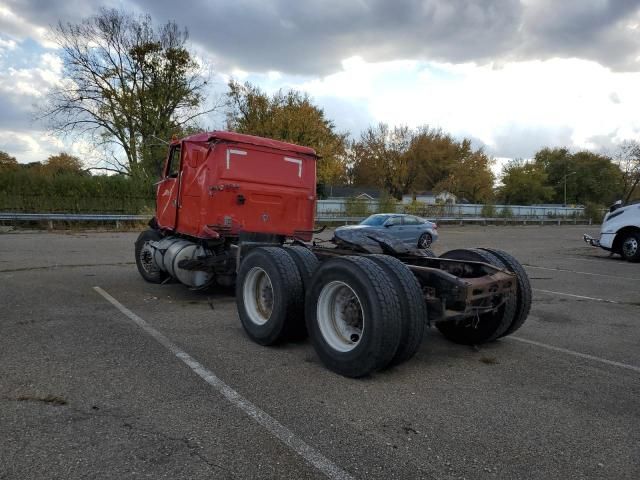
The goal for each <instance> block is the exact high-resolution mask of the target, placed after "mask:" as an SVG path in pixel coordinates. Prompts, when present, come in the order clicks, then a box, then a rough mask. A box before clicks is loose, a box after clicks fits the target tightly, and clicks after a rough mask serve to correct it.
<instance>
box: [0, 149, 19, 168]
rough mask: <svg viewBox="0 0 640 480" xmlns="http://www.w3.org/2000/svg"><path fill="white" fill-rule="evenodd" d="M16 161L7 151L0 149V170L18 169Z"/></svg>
mask: <svg viewBox="0 0 640 480" xmlns="http://www.w3.org/2000/svg"><path fill="white" fill-rule="evenodd" d="M18 166H19V164H18V161H17V160H16V158H15V157H12V156H11V155H9V154H8V153H7V152H3V151H2V150H0V172H3V171H9V170H16V169H18Z"/></svg>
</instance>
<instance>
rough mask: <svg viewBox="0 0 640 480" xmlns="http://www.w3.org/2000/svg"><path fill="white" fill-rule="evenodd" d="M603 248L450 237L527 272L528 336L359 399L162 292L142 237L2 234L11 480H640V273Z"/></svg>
mask: <svg viewBox="0 0 640 480" xmlns="http://www.w3.org/2000/svg"><path fill="white" fill-rule="evenodd" d="M583 232H586V233H590V234H591V235H597V233H598V228H597V227H582V226H562V227H559V226H545V227H540V226H526V227H524V226H517V227H497V226H486V227H480V226H475V227H469V226H466V227H460V226H444V227H442V228H441V229H440V235H441V238H440V242H439V243H438V244H436V246H435V247H434V250H435V251H436V253H442V252H444V251H446V250H449V249H452V248H459V247H474V246H491V247H495V248H500V249H504V250H507V251H509V252H511V253H513V254H514V255H515V256H516V257H517V258H518V259H519V260H520V261H521V262H522V263H523V264H525V265H526V268H527V271H528V274H529V276H530V278H531V282H532V285H533V288H534V302H533V307H532V311H531V314H530V316H529V319H528V321H527V323H526V324H525V325H524V326H523V327H522V329H521V330H519V331H518V332H517V334H516V335H515V337H514V338H506V339H503V340H501V341H498V342H495V343H493V344H490V345H487V346H483V347H482V348H480V349H474V348H469V347H463V346H459V345H455V344H452V343H449V342H447V341H446V340H445V339H444V338H443V337H442V336H440V335H439V334H438V333H437V331H435V330H434V331H432V332H430V333H429V335H428V336H427V338H426V339H425V341H424V343H423V345H422V347H421V349H420V351H419V352H418V354H417V355H416V357H415V358H414V359H412V360H411V361H409V362H408V363H406V364H403V365H400V366H399V367H395V368H393V369H389V370H386V371H384V372H381V373H378V374H376V375H374V376H372V377H370V378H364V379H359V380H353V379H347V378H343V377H340V376H338V375H335V374H333V373H331V372H330V371H328V370H327V369H325V368H324V367H323V366H322V365H321V364H320V362H319V360H318V358H317V357H316V355H315V353H314V351H313V349H312V347H311V345H310V344H309V343H308V342H301V343H291V344H285V345H282V346H279V347H275V348H274V347H271V348H266V347H260V346H258V345H256V344H254V343H252V342H251V341H250V340H249V339H248V338H247V337H246V335H245V334H244V332H243V330H242V328H241V325H240V322H239V320H238V317H237V314H236V309H235V302H234V298H233V295H232V292H231V291H229V290H226V291H224V290H223V291H210V292H194V291H190V290H188V289H187V288H186V287H184V286H182V285H179V284H166V285H162V286H158V285H152V284H148V283H145V282H144V281H143V280H142V279H141V278H140V277H139V275H138V273H137V271H136V267H135V264H134V263H133V242H134V239H135V238H136V236H137V234H135V233H113V232H106V233H44V232H40V233H38V232H28V233H10V234H3V235H0V302H1V303H2V310H0V478H2V479H9V478H10V479H25V478H65V479H71V478H120V479H122V478H154V479H155V478H170V479H174V478H292V479H299V478H325V477H330V478H380V479H389V478H398V479H407V478H428V479H462V478H466V479H476V478H481V479H482V478H487V479H492V478H503V479H513V478H540V479H550V478H558V479H559V478H562V479H565V478H585V479H586V478H589V479H591V478H602V479H612V478H615V479H623V478H629V479H636V478H640V348H639V347H640V264H629V263H626V262H623V261H621V260H620V259H618V258H616V257H614V258H609V256H608V254H607V253H606V252H604V251H602V250H599V249H594V248H590V247H587V246H586V245H585V244H584V243H583V242H582V239H581V235H582V233H583ZM94 287H99V289H100V290H96V289H95V288H94ZM101 292H103V293H104V294H106V295H104V294H101ZM109 298H111V299H112V301H109ZM114 302H115V303H114ZM118 306H119V307H121V308H119V307H118ZM141 325H143V326H144V327H145V328H141Z"/></svg>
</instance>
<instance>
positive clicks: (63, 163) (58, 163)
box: [41, 152, 86, 175]
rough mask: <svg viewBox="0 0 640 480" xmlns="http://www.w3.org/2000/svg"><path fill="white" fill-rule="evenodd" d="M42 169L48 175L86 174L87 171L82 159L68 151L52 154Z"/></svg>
mask: <svg viewBox="0 0 640 480" xmlns="http://www.w3.org/2000/svg"><path fill="white" fill-rule="evenodd" d="M41 170H42V172H43V173H44V174H46V175H60V174H64V173H70V174H76V175H84V174H85V173H86V170H85V169H84V167H83V165H82V162H81V161H80V159H79V158H78V157H75V156H73V155H69V154H68V153H66V152H61V153H59V154H58V155H51V156H50V157H49V158H47V160H46V161H45V162H44V164H43V165H42V169H41Z"/></svg>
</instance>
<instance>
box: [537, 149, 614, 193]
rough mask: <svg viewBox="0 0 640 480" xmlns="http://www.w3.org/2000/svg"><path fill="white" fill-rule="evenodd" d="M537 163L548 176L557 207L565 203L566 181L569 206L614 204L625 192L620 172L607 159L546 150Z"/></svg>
mask: <svg viewBox="0 0 640 480" xmlns="http://www.w3.org/2000/svg"><path fill="white" fill-rule="evenodd" d="M535 163H536V165H538V166H539V167H540V168H542V169H543V170H544V172H545V173H546V174H547V185H548V186H550V187H551V188H553V190H554V195H553V198H552V200H553V201H554V202H555V203H564V193H565V181H566V192H567V202H568V203H578V204H584V203H586V202H594V203H598V204H606V203H610V202H611V201H613V200H615V198H616V197H618V196H619V195H620V193H621V189H622V188H623V187H622V182H623V176H622V172H621V171H620V168H619V167H618V166H617V165H616V164H614V163H613V162H612V160H611V159H610V158H609V157H607V156H604V155H600V154H596V153H592V152H588V151H580V152H576V153H570V152H569V150H568V149H566V148H555V149H549V148H544V149H542V150H540V151H539V152H537V153H536V155H535Z"/></svg>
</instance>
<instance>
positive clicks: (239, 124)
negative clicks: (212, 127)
mask: <svg viewBox="0 0 640 480" xmlns="http://www.w3.org/2000/svg"><path fill="white" fill-rule="evenodd" d="M227 128H229V129H230V130H234V131H236V132H239V133H246V134H250V135H257V136H261V137H268V138H273V139H276V140H282V141H285V142H290V143H295V144H297V145H305V146H308V147H311V148H313V149H315V150H316V152H317V153H318V155H320V156H321V157H322V158H321V160H320V161H319V162H318V166H317V168H318V170H317V172H318V181H319V182H320V183H324V184H327V185H336V184H341V183H344V182H345V181H346V163H345V147H346V138H347V134H346V133H338V132H336V131H335V126H334V124H333V122H332V121H331V120H329V119H327V118H326V117H325V114H324V111H323V110H322V109H321V108H319V107H318V106H316V105H314V104H313V102H312V101H311V99H310V98H309V96H308V95H306V94H303V93H300V92H298V91H295V90H289V91H286V92H285V91H282V90H280V91H278V92H276V93H275V94H274V95H271V96H270V95H268V94H267V93H265V92H263V91H262V90H260V89H259V88H258V87H256V86H254V85H251V84H250V83H245V84H240V83H238V82H235V81H233V80H232V81H231V82H229V93H228V94H227Z"/></svg>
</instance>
